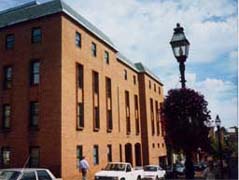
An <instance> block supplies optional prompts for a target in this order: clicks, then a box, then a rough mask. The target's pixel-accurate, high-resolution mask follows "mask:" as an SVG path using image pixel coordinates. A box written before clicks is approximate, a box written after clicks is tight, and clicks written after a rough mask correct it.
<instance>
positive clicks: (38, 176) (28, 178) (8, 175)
mask: <svg viewBox="0 0 239 180" xmlns="http://www.w3.org/2000/svg"><path fill="white" fill-rule="evenodd" d="M0 180H60V179H57V178H56V177H55V176H54V175H53V174H52V173H51V172H50V171H49V170H48V169H40V168H39V169H35V168H26V169H22V168H19V169H12V168H11V169H0Z"/></svg>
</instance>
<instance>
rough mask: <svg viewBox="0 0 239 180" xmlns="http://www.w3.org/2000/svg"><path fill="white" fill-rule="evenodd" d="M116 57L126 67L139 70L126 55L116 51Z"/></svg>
mask: <svg viewBox="0 0 239 180" xmlns="http://www.w3.org/2000/svg"><path fill="white" fill-rule="evenodd" d="M117 59H118V60H119V61H120V62H122V63H124V64H125V65H127V66H128V67H130V68H131V69H133V70H134V71H136V72H139V71H138V69H137V68H136V67H135V65H134V63H132V62H131V61H130V60H129V59H128V58H127V57H125V56H124V55H123V54H121V53H120V52H118V53H117Z"/></svg>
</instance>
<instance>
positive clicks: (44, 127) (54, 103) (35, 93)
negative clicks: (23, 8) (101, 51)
mask: <svg viewBox="0 0 239 180" xmlns="http://www.w3.org/2000/svg"><path fill="white" fill-rule="evenodd" d="M32 27H41V29H42V34H43V36H42V37H43V38H42V42H41V43H40V44H32V43H31V31H32ZM49 27H51V28H49ZM8 33H14V34H15V46H14V49H12V50H5V35H6V34H8ZM60 38H61V29H60V17H59V16H49V17H46V18H41V19H38V20H34V21H29V22H27V23H21V24H18V25H14V26H11V27H7V28H3V29H1V30H0V74H1V76H0V82H1V83H0V111H2V104H4V103H9V104H10V105H11V107H12V116H11V129H10V131H9V132H4V131H3V130H2V128H1V130H0V147H2V146H9V147H11V152H12V154H11V155H12V156H11V167H23V165H24V163H25V161H26V160H27V156H28V152H29V146H40V166H41V167H47V168H50V169H51V170H53V172H54V173H55V174H57V175H59V174H60V164H61V159H60V155H61V148H60V147H61V141H60V133H61V121H60V120H61V74H60V73H61V61H60V60H61V54H60V52H61V43H60V42H61V39H60ZM32 59H40V63H41V65H40V69H41V78H40V85H39V86H35V87H31V86H30V85H29V67H30V62H31V60H32ZM5 65H12V66H13V87H12V89H10V90H3V88H2V84H3V83H2V82H3V79H2V78H3V76H2V74H3V66H5ZM33 100H34V101H39V102H40V122H39V130H38V131H36V130H30V129H29V103H30V101H33ZM0 114H2V113H1V112H0Z"/></svg>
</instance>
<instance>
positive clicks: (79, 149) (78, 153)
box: [76, 145, 83, 168]
mask: <svg viewBox="0 0 239 180" xmlns="http://www.w3.org/2000/svg"><path fill="white" fill-rule="evenodd" d="M82 157H83V146H82V145H79V146H77V147H76V159H77V160H76V164H77V168H79V167H80V161H81V159H82Z"/></svg>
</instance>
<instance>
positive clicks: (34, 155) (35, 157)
mask: <svg viewBox="0 0 239 180" xmlns="http://www.w3.org/2000/svg"><path fill="white" fill-rule="evenodd" d="M39 164H40V148H39V147H30V159H29V167H30V168H37V167H39Z"/></svg>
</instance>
